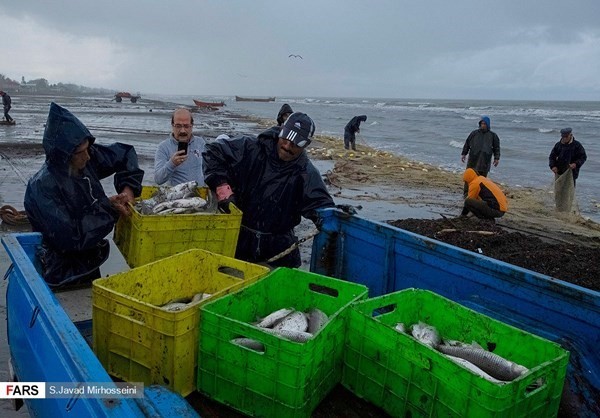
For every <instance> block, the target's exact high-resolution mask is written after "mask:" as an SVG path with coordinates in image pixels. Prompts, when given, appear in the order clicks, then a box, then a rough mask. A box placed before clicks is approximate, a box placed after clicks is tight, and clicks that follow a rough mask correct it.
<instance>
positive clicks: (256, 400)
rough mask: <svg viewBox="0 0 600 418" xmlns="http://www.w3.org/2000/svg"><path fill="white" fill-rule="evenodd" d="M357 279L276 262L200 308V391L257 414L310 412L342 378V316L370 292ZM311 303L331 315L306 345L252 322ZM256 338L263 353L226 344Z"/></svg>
mask: <svg viewBox="0 0 600 418" xmlns="http://www.w3.org/2000/svg"><path fill="white" fill-rule="evenodd" d="M367 292H368V289H367V288H366V287H365V286H363V285H359V284H355V283H349V282H345V281H342V280H337V279H332V278H329V277H325V276H321V275H318V274H314V273H308V272H304V271H301V270H295V269H288V268H279V269H276V270H274V271H273V272H271V273H270V274H269V275H267V276H265V277H263V278H262V279H260V280H258V281H257V282H255V283H253V284H251V285H249V286H247V287H245V288H244V289H241V290H240V291H237V292H235V293H231V294H229V295H227V296H224V297H223V298H221V299H219V300H216V301H214V302H212V303H209V304H206V305H204V306H203V307H202V308H201V315H202V322H201V323H200V342H199V347H198V356H199V358H198V385H197V387H198V391H200V392H203V393H204V394H206V395H208V396H209V397H211V398H212V399H215V400H218V401H220V402H222V403H225V404H227V405H229V406H231V407H233V408H235V409H237V410H239V411H242V412H244V413H247V414H249V415H252V416H261V417H308V416H310V414H311V412H312V411H313V409H314V408H315V407H316V406H317V405H318V404H319V402H321V400H322V399H323V398H324V397H325V396H326V395H327V394H328V393H329V391H330V390H331V389H332V388H333V387H334V386H335V385H336V384H337V383H339V382H340V379H341V373H342V356H343V353H342V351H343V348H344V328H345V323H344V322H345V314H346V312H347V310H348V307H349V305H350V304H351V303H352V302H353V301H356V300H359V299H363V298H365V297H366V296H367ZM313 307H316V308H318V309H320V310H322V311H323V312H325V314H327V315H328V317H329V321H328V322H327V324H326V325H325V326H324V327H323V328H322V329H321V330H320V331H319V332H318V333H317V334H315V336H314V337H313V338H311V339H310V340H308V341H307V342H305V343H296V342H292V341H289V340H286V339H283V338H280V337H277V336H275V335H271V334H267V333H266V332H264V331H262V330H260V329H258V328H257V327H255V326H253V325H251V324H250V322H254V321H256V320H257V318H258V317H264V316H266V315H268V314H269V313H271V312H273V311H275V310H277V309H281V308H294V309H297V310H300V311H305V310H307V309H309V308H313ZM237 337H247V338H251V339H254V340H257V341H260V342H261V343H262V344H263V345H264V346H265V351H264V352H262V353H261V352H257V351H254V350H252V349H248V348H245V347H241V346H239V345H236V344H234V343H232V342H231V340H232V339H234V338H237Z"/></svg>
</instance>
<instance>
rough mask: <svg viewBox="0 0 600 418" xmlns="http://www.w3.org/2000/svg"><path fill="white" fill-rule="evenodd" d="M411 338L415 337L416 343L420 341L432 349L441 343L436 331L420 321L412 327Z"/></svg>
mask: <svg viewBox="0 0 600 418" xmlns="http://www.w3.org/2000/svg"><path fill="white" fill-rule="evenodd" d="M412 336H413V337H415V339H417V341H420V342H422V343H423V344H425V345H428V346H429V347H432V348H435V347H437V346H438V345H439V344H440V342H441V338H440V335H439V334H438V332H437V330H436V329H435V328H434V327H432V326H431V325H427V324H426V323H424V322H421V321H419V323H418V324H414V325H413V326H412Z"/></svg>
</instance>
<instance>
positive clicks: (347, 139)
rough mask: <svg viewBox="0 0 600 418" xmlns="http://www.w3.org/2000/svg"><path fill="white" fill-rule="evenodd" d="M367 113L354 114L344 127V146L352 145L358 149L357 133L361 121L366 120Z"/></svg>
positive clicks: (346, 147) (354, 148)
mask: <svg viewBox="0 0 600 418" xmlns="http://www.w3.org/2000/svg"><path fill="white" fill-rule="evenodd" d="M366 120H367V115H361V116H354V117H353V118H352V119H350V122H348V123H347V124H346V126H345V127H344V148H345V149H348V148H350V147H352V149H353V150H354V151H356V133H357V132H360V123H361V122H366Z"/></svg>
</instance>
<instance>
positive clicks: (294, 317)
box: [273, 311, 308, 332]
mask: <svg viewBox="0 0 600 418" xmlns="http://www.w3.org/2000/svg"><path fill="white" fill-rule="evenodd" d="M273 329H274V330H277V331H280V330H288V331H299V332H305V331H306V330H307V329H308V320H307V319H306V315H304V313H303V312H299V311H293V312H292V313H290V314H288V315H287V316H286V317H285V318H283V319H282V320H281V321H279V322H277V323H276V324H275V325H273Z"/></svg>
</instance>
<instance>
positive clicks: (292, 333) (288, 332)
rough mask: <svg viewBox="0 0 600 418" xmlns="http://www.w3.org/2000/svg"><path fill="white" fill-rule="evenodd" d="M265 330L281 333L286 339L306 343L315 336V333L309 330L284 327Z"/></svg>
mask: <svg viewBox="0 0 600 418" xmlns="http://www.w3.org/2000/svg"><path fill="white" fill-rule="evenodd" d="M263 331H265V332H268V333H269V334H274V335H279V336H281V337H283V338H285V339H288V340H290V341H294V342H297V343H304V342H306V341H308V340H310V339H311V338H312V337H313V335H312V334H311V333H309V332H304V331H296V330H292V329H286V328H283V329H271V328H265V329H264V330H263Z"/></svg>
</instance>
